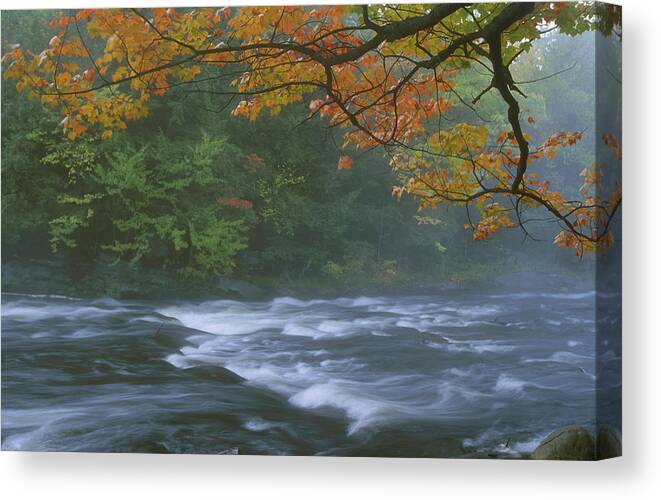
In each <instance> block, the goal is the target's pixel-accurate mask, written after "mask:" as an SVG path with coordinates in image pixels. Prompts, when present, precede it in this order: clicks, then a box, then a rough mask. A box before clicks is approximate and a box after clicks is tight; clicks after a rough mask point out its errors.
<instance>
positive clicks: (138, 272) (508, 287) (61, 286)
mask: <svg viewBox="0 0 661 500" xmlns="http://www.w3.org/2000/svg"><path fill="white" fill-rule="evenodd" d="M593 279H594V274H592V266H591V265H590V264H589V263H585V262H584V263H582V265H576V266H573V267H568V268H566V269H565V268H559V269H558V268H555V269H548V270H547V269H539V268H537V267H535V266H533V265H526V264H521V263H510V262H495V263H491V264H489V265H485V264H481V263H475V262H467V263H465V264H464V265H462V266H461V267H459V266H455V267H453V268H452V269H449V270H446V271H444V272H441V271H430V272H427V273H389V274H387V273H386V274H383V273H380V274H362V275H358V274H356V275H353V276H342V277H329V276H303V277H299V278H291V277H290V276H288V275H286V274H283V275H280V276H267V275H262V274H259V273H252V274H247V273H243V274H238V276H231V277H209V278H190V277H187V278H182V277H181V276H180V275H178V274H177V273H176V272H174V271H167V270H163V269H156V268H150V267H147V266H143V265H140V264H133V265H132V264H129V263H127V262H124V261H119V262H118V261H115V260H112V259H110V258H105V259H104V258H101V259H98V260H97V261H96V262H94V263H80V262H76V261H75V260H72V259H66V258H61V257H60V258H55V257H54V258H52V259H24V260H16V259H13V260H6V261H5V260H3V263H2V291H3V292H6V293H27V294H41V295H66V296H72V297H82V298H94V297H111V298H114V299H157V300H174V299H176V300H187V299H188V300H196V299H205V298H217V299H243V300H266V299H271V298H274V297H277V296H287V295H288V296H296V297H299V298H302V299H306V298H313V297H315V298H331V297H337V296H358V295H370V296H378V295H398V294H408V295H413V294H433V293H439V292H447V291H456V290H468V291H470V290H479V289H482V288H489V289H494V290H501V291H504V292H509V291H540V290H541V291H544V290H554V291H559V292H563V291H572V290H575V289H576V288H577V287H579V286H580V284H581V283H583V284H584V283H586V282H588V283H589V282H590V281H591V280H593Z"/></svg>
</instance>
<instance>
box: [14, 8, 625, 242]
mask: <svg viewBox="0 0 661 500" xmlns="http://www.w3.org/2000/svg"><path fill="white" fill-rule="evenodd" d="M620 16H621V15H620V10H619V8H617V7H614V6H605V5H602V4H593V3H586V2H576V3H574V2H571V3H570V2H554V3H498V4H487V3H476V4H439V5H430V4H420V5H417V4H406V5H397V4H394V5H393V4H383V5H381V4H379V5H369V6H367V5H362V6H315V7H306V6H295V7H240V8H227V7H225V8H219V9H215V8H200V9H83V10H77V11H68V12H62V13H59V14H57V15H54V17H53V19H52V20H51V21H50V24H49V27H50V29H51V30H52V31H53V35H52V37H51V39H50V42H49V43H48V46H47V47H45V48H43V50H35V51H31V50H28V49H25V48H23V47H21V46H12V47H11V49H10V50H9V51H7V52H6V53H5V54H4V56H3V64H4V65H5V68H4V76H5V78H9V79H13V80H15V81H16V87H17V89H18V90H19V91H25V92H27V93H29V94H30V95H31V96H33V97H35V98H38V99H39V100H40V101H41V102H42V103H43V104H45V105H47V106H50V107H53V108H55V109H56V110H57V111H58V112H59V114H60V117H61V126H62V127H63V129H64V132H65V134H66V136H67V137H68V138H70V139H76V138H77V137H80V136H81V135H84V134H86V133H89V132H90V131H95V132H97V133H99V134H100V135H101V137H103V138H106V139H107V138H110V137H111V136H112V134H113V131H115V130H117V129H123V128H126V127H127V124H128V122H131V121H135V120H138V119H143V118H145V117H147V115H148V114H149V112H150V107H149V102H150V101H151V100H152V99H154V98H157V97H159V96H163V95H165V94H167V93H168V92H172V91H173V90H175V89H181V88H185V89H186V91H187V92H190V93H204V94H207V95H211V96H214V97H215V100H214V101H213V103H214V104H213V108H214V109H215V110H219V109H224V108H227V107H231V109H232V110H233V111H232V114H234V115H238V116H245V117H247V118H249V119H250V120H253V121H254V120H257V119H258V117H259V116H260V115H262V114H264V113H265V112H270V114H279V113H281V112H282V110H283V108H284V107H286V106H287V105H290V104H294V103H305V104H306V105H307V107H308V109H309V115H308V116H307V118H306V120H310V119H312V118H315V117H317V116H320V117H322V118H323V119H324V120H325V123H327V124H328V125H329V126H331V127H335V128H339V129H342V131H343V137H344V142H343V145H342V147H343V148H344V149H345V151H344V152H342V154H340V155H338V156H339V157H338V159H337V168H338V169H340V170H345V169H352V168H357V167H358V166H359V165H358V163H357V161H356V158H355V154H354V153H355V151H357V150H360V149H371V148H377V147H380V148H382V149H383V150H384V151H385V153H386V154H387V155H388V158H389V161H390V165H391V167H392V169H393V170H394V172H395V173H396V178H397V185H396V186H395V187H394V188H393V194H394V195H395V196H396V197H401V196H411V197H413V198H414V199H416V200H417V202H418V204H419V207H420V208H421V209H426V208H432V209H433V208H435V207H438V206H441V205H460V206H465V207H466V213H467V224H466V227H467V229H470V230H472V234H473V238H474V239H476V240H480V239H485V238H488V237H489V236H490V235H491V234H493V233H494V232H495V231H497V230H498V229H499V228H509V227H521V228H523V231H524V232H527V229H526V225H527V224H528V222H529V219H531V218H532V217H530V218H529V217H528V216H527V215H526V214H527V213H528V212H529V211H530V210H536V209H543V210H546V211H547V212H548V213H550V215H551V216H552V217H553V219H554V220H555V221H557V222H558V224H559V225H560V231H559V232H558V234H557V235H556V236H555V239H554V242H555V243H556V244H557V245H560V246H563V247H568V248H573V249H575V250H576V252H577V254H579V255H582V254H583V252H585V251H594V250H597V249H599V248H600V247H602V246H604V245H606V246H607V245H609V244H610V243H611V241H612V234H611V231H610V227H609V226H610V222H611V220H612V219H613V217H614V216H615V214H616V212H617V210H618V209H619V207H620V204H621V190H620V188H619V184H618V185H617V186H615V187H614V188H613V189H612V192H610V193H609V194H608V195H606V196H601V191H602V190H600V189H597V187H598V183H599V181H600V179H601V176H602V174H601V171H600V166H599V165H596V164H592V165H585V168H584V170H583V171H582V173H581V175H582V180H580V181H579V184H578V186H579V187H578V189H577V193H576V196H570V195H568V194H567V193H565V192H563V191H562V190H561V189H560V188H559V187H558V186H554V185H553V184H552V182H551V180H550V178H548V177H547V176H544V174H543V172H539V171H533V169H532V168H531V166H532V165H533V164H534V163H535V162H539V161H542V160H551V161H552V160H553V159H554V158H555V157H556V155H557V154H558V150H559V149H560V148H567V147H572V146H574V145H575V144H576V143H577V142H578V141H580V140H581V139H582V137H583V134H584V131H583V130H556V131H553V132H552V133H550V134H549V135H547V136H546V137H537V134H535V125H536V121H535V117H534V116H532V115H531V114H529V113H528V112H527V111H526V110H525V109H524V108H523V107H522V106H521V104H520V102H521V101H522V100H523V99H525V97H526V93H525V91H524V90H525V86H526V85H529V84H533V83H534V82H532V81H520V80H517V78H516V77H515V73H516V72H515V67H516V64H517V61H518V60H519V59H520V58H521V57H523V56H524V55H525V54H527V53H528V52H529V51H530V50H531V48H532V47H533V44H534V43H535V41H537V40H539V39H540V38H542V37H544V36H545V35H546V34H547V33H549V32H551V31H559V32H561V33H564V34H567V35H570V36H575V35H578V34H580V33H584V32H586V31H599V32H601V33H603V34H606V35H609V34H612V33H615V35H617V36H619V35H620V33H619V27H620V24H621V22H620V18H621V17H620ZM475 73H478V74H483V75H486V76H487V79H486V81H487V83H486V85H485V86H484V87H483V88H481V89H479V91H478V92H476V93H474V94H472V95H469V92H468V91H467V88H466V87H465V85H464V84H463V83H464V82H465V81H466V79H467V78H470V75H472V74H475ZM471 90H472V89H471ZM487 94H495V95H496V96H497V98H498V100H499V103H500V106H502V108H503V110H504V113H503V114H504V116H505V117H506V122H505V123H491V122H489V121H487V120H484V119H482V117H480V114H479V111H478V110H477V109H476V108H475V106H476V104H477V103H478V102H479V101H480V100H481V99H483V98H484V97H485V96H486V95H487ZM466 111H468V113H467V112H466ZM471 113H472V114H473V115H475V116H473V117H472V118H471V119H469V118H467V116H469V115H470V114H471ZM533 137H535V140H533ZM602 139H603V142H604V143H605V144H606V145H607V146H608V147H609V148H611V150H612V154H613V157H614V158H615V159H616V160H619V158H620V157H621V151H620V145H619V141H618V139H617V138H616V136H615V135H613V134H609V133H606V132H604V133H603V136H602ZM214 144H215V146H214ZM206 147H207V148H211V147H217V148H221V147H222V145H221V144H216V143H214V142H211V143H208V144H207V146H206ZM209 154H211V153H209ZM124 160H126V159H124ZM124 160H123V161H124ZM201 168H204V165H203V164H202V165H201ZM162 182H166V180H163V181H162ZM164 186H165V185H164V184H157V185H154V186H153V187H152V190H153V192H154V196H160V194H158V193H159V190H160V189H164ZM118 189H121V187H118ZM225 202H226V204H229V205H231V204H232V203H234V204H235V205H236V203H241V200H232V199H227V200H225ZM235 208H241V207H238V206H237V207H235ZM429 220H430V221H431V222H433V220H432V219H431V218H430V219H429ZM164 223H167V222H164ZM209 231H211V232H210V233H209V235H208V236H205V238H206V240H209V238H211V239H210V240H209V241H207V243H209V244H210V245H213V241H212V240H213V234H212V233H213V228H210V229H209ZM237 238H238V239H237V240H236V242H235V243H234V244H233V245H234V248H238V247H240V245H241V241H240V238H239V237H237ZM206 240H204V241H206ZM201 241H202V240H201ZM207 243H200V244H207Z"/></svg>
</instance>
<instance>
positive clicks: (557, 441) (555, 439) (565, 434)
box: [530, 425, 595, 460]
mask: <svg viewBox="0 0 661 500" xmlns="http://www.w3.org/2000/svg"><path fill="white" fill-rule="evenodd" d="M530 458H532V459H533V460H594V459H595V443H594V439H593V437H592V435H591V434H590V433H589V432H588V431H586V430H585V429H584V428H583V427H579V426H577V425H571V426H569V427H563V428H562V429H559V430H557V431H555V432H553V433H552V434H550V435H549V436H547V437H546V438H544V440H543V441H542V442H541V444H540V445H539V446H538V447H537V448H536V449H535V451H534V452H533V453H532V455H531V457H530Z"/></svg>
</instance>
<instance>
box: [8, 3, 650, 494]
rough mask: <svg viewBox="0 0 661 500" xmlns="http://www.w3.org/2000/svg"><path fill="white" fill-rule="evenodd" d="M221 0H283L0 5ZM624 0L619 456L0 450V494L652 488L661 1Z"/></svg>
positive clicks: (556, 491) (606, 491)
mask: <svg viewBox="0 0 661 500" xmlns="http://www.w3.org/2000/svg"><path fill="white" fill-rule="evenodd" d="M223 3H227V4H232V3H233V4H248V3H262V4H265V3H271V4H278V3H280V4H281V3H282V1H273V0H271V1H262V2H251V1H248V0H244V1H236V0H234V1H233V0H218V1H217V2H213V1H212V2H209V1H208V0H198V1H192V2H191V1H188V0H161V1H148V0H114V1H108V0H105V1H97V0H87V1H85V0H83V1H80V0H74V1H64V0H51V1H29V0H24V1H21V2H18V1H17V0H13V1H5V0H1V1H0V5H1V6H2V8H3V9H9V8H38V7H39V8H44V7H65V6H66V7H83V6H84V7H89V6H92V5H94V6H108V7H118V6H146V5H158V4H166V5H167V4H169V5H200V4H208V5H214V4H223ZM288 3H313V2H312V1H308V2H301V1H300V0H299V1H296V0H289V1H288ZM316 3H332V2H328V1H327V0H326V1H324V0H317V2H316ZM335 3H338V2H335ZM342 3H352V2H342ZM622 3H623V5H624V24H625V25H624V66H625V73H624V93H625V99H624V104H625V109H624V115H625V119H624V124H625V132H624V199H625V205H624V217H625V226H624V228H625V235H624V236H625V237H624V241H625V243H624V244H625V249H624V253H625V263H624V314H625V318H624V336H625V341H624V349H625V354H624V402H625V408H624V453H625V457H623V458H620V459H616V460H611V461H608V462H601V463H538V462H502V461H501V462H499V461H490V460H465V461H461V460H424V459H362V458H353V459H344V458H343V459H338V458H296V457H287V458H279V457H241V456H239V457H225V456H162V455H119V454H105V455H102V454H98V455H94V454H73V453H12V452H3V453H0V495H2V496H3V498H7V499H12V500H18V499H22V498H48V499H59V498H66V499H67V500H72V499H77V498H85V499H90V498H93V499H94V500H106V499H113V500H116V499H124V498H128V499H133V498H145V499H146V498H158V499H159V500H160V499H169V498H176V499H190V498H194V499H196V500H197V499H201V498H231V499H243V498H269V499H271V498H273V499H277V498H287V499H292V498H314V499H315V500H317V499H326V498H333V499H337V498H342V497H346V498H372V497H378V498H379V500H385V499H390V498H405V499H407V500H408V499H418V498H453V497H454V498H460V499H462V500H464V499H472V498H480V499H489V500H492V499H500V498H507V499H509V500H512V499H518V498H526V499H529V498H535V499H546V498H548V499H558V498H560V499H571V498H581V499H584V500H588V499H592V498H595V499H597V498H598V499H600V500H602V499H610V498H617V499H618V500H619V499H622V498H634V499H636V498H651V497H652V496H654V497H657V495H658V494H659V492H660V491H661V460H660V458H659V457H661V439H660V434H661V432H660V429H661V412H660V408H661V402H660V400H659V396H660V395H661V389H660V388H659V385H658V384H659V383H661V369H660V367H661V361H660V358H661V328H659V324H660V323H661V321H660V315H661V300H660V299H661V296H660V294H659V286H658V283H659V282H660V280H661V273H660V272H659V270H660V265H659V255H661V238H660V236H659V234H660V233H661V208H660V206H659V204H660V203H661V127H659V122H660V121H661V109H660V106H659V101H660V99H659V93H661V81H660V78H659V76H660V69H659V66H660V64H659V61H661V55H660V54H661V44H660V43H659V42H660V41H661V39H660V38H659V35H660V31H661V29H660V28H659V26H660V20H661V2H658V1H656V0H654V1H652V0H648V1H645V0H622ZM4 125H5V126H7V125H8V124H4ZM657 498H658V497H657Z"/></svg>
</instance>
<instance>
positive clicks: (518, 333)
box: [2, 290, 595, 457]
mask: <svg viewBox="0 0 661 500" xmlns="http://www.w3.org/2000/svg"><path fill="white" fill-rule="evenodd" d="M594 303H595V295H594V292H583V291H578V292H577V291H573V292H567V293H560V292H555V291H552V292H526V293H523V292H516V293H497V292H494V293H489V292H487V291H484V290H483V291H480V292H479V293H478V292H467V291H465V292H457V291H454V292H447V293H444V294H435V295H426V296H408V297H342V298H336V299H332V300H322V299H318V300H299V299H296V298H292V297H280V298H276V299H274V300H271V301H264V302H242V301H232V300H214V301H206V302H197V303H192V302H191V303H176V304H174V303H166V302H158V303H157V302H145V301H116V300H111V299H100V300H81V299H72V298H66V297H52V296H51V297H45V296H25V295H8V294H5V295H3V297H2V366H3V377H2V394H3V398H2V449H3V450H35V451H37V450H52V451H55V450H57V451H97V452H101V451H115V452H163V453H184V452H187V453H234V452H236V451H237V450H238V452H239V453H241V454H301V455H371V456H428V457H462V456H474V455H476V454H484V453H487V454H491V455H494V456H511V457H520V456H525V455H526V453H529V452H531V451H532V450H533V449H534V447H535V446H536V445H537V444H538V443H539V441H541V439H542V438H543V437H544V436H545V435H547V434H548V433H550V432H551V431H553V430H555V429H556V428H558V427H560V426H563V425H568V424H578V425H584V426H586V427H588V428H593V427H594V424H595V422H594V418H595V403H594V398H595V373H594V369H595V360H594V359H595V358H594V356H595V345H594V344H595V323H594V313H595V306H594Z"/></svg>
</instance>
